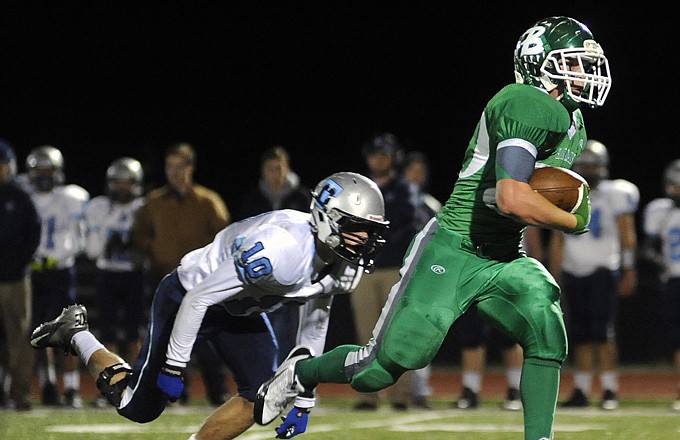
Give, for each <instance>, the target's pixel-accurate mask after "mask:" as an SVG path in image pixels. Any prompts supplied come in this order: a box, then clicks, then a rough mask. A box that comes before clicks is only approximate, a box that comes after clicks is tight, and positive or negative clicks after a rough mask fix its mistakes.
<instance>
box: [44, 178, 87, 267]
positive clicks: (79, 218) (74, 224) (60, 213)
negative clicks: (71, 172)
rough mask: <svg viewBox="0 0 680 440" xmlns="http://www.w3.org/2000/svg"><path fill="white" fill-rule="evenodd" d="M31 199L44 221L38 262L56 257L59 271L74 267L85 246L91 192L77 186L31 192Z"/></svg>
mask: <svg viewBox="0 0 680 440" xmlns="http://www.w3.org/2000/svg"><path fill="white" fill-rule="evenodd" d="M31 198H32V199H33V203H35V206H36V209H37V211H38V214H39V215H40V219H41V236H40V245H39V246H38V249H37V250H36V253H35V259H37V260H40V259H43V258H53V259H55V260H56V267H57V268H58V269H64V268H69V267H71V266H73V265H74V264H75V259H76V256H77V255H78V254H79V253H81V252H82V251H83V249H84V246H85V222H84V215H85V204H86V203H87V201H88V200H89V198H90V195H89V193H88V192H87V191H86V190H85V189H83V188H82V187H80V186H78V185H64V186H57V187H55V188H54V189H53V190H52V191H49V192H38V191H32V192H31Z"/></svg>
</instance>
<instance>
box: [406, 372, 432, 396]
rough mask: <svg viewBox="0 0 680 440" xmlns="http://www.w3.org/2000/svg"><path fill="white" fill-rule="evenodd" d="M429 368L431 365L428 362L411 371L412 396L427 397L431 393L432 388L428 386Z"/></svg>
mask: <svg viewBox="0 0 680 440" xmlns="http://www.w3.org/2000/svg"><path fill="white" fill-rule="evenodd" d="M430 370H431V367H430V365H429V364H428V365H427V366H425V367H423V368H421V369H419V370H415V371H414V372H413V382H412V384H411V388H412V393H413V396H414V397H416V398H418V397H428V396H431V395H432V388H431V387H430Z"/></svg>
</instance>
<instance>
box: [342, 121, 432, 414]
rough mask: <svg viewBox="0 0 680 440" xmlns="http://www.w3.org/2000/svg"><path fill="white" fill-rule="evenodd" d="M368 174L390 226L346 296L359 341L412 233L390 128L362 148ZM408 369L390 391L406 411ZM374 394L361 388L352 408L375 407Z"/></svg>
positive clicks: (413, 194)
mask: <svg viewBox="0 0 680 440" xmlns="http://www.w3.org/2000/svg"><path fill="white" fill-rule="evenodd" d="M362 153H363V157H364V161H365V163H366V166H367V168H368V176H369V177H370V178H371V179H372V180H373V181H374V182H375V183H376V184H377V185H378V187H379V188H380V191H381V192H382V194H383V198H384V200H385V217H386V218H388V219H389V220H390V227H389V229H387V230H386V231H385V234H384V238H385V240H386V242H387V243H386V244H385V246H383V247H381V248H380V252H379V253H378V254H377V256H376V258H375V269H374V271H373V272H372V273H370V274H366V275H365V276H364V277H362V279H361V282H360V283H359V285H358V286H357V288H356V290H355V292H354V293H353V294H352V295H351V296H350V300H351V303H352V311H353V313H354V324H355V327H356V333H357V337H358V339H359V341H360V342H361V343H364V342H366V341H368V340H369V339H370V338H371V336H372V331H373V327H374V326H375V323H376V322H377V321H378V318H379V317H380V312H381V311H382V308H383V306H384V305H385V302H386V301H387V297H388V295H389V293H390V289H391V288H392V286H393V285H394V284H396V283H397V282H398V281H399V269H400V268H401V263H402V260H403V258H404V254H405V253H406V249H407V248H408V246H409V244H410V243H411V239H412V238H413V236H414V235H415V234H416V232H417V224H416V222H417V219H416V204H417V197H418V194H417V190H416V187H415V186H414V185H411V184H410V183H409V182H408V181H406V180H405V179H404V178H403V177H402V176H401V174H400V173H399V165H400V162H401V158H402V148H401V146H400V144H399V141H398V140H397V137H396V136H395V135H394V134H392V133H379V134H377V135H375V136H373V137H371V139H369V140H368V141H367V142H366V143H365V144H364V146H363V149H362ZM412 379H413V372H412V371H409V372H407V373H406V374H404V375H402V376H401V378H399V380H398V381H397V383H396V384H394V385H393V386H392V387H391V389H390V390H389V400H390V403H391V405H392V408H393V409H396V410H405V409H407V408H408V406H409V402H410V399H411V382H412ZM378 400H379V395H378V394H377V393H364V394H362V395H361V397H360V399H359V401H358V402H357V403H356V404H355V406H354V408H355V409H357V410H375V409H376V408H377V407H378Z"/></svg>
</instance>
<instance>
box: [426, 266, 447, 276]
mask: <svg viewBox="0 0 680 440" xmlns="http://www.w3.org/2000/svg"><path fill="white" fill-rule="evenodd" d="M430 270H431V271H432V272H434V273H435V274H436V275H442V274H443V273H444V272H446V269H445V268H444V266H440V265H438V264H433V265H432V266H430Z"/></svg>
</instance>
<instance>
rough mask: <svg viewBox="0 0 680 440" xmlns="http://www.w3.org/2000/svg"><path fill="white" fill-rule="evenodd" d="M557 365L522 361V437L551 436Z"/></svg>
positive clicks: (547, 362)
mask: <svg viewBox="0 0 680 440" xmlns="http://www.w3.org/2000/svg"><path fill="white" fill-rule="evenodd" d="M560 367H561V365H560V363H559V362H557V361H548V360H543V359H525V360H524V365H523V366H522V380H521V381H520V393H521V394H522V404H523V406H524V438H525V440H539V439H551V438H552V434H553V423H554V421H555V407H556V406H557V394H558V393H559V390H560Z"/></svg>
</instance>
